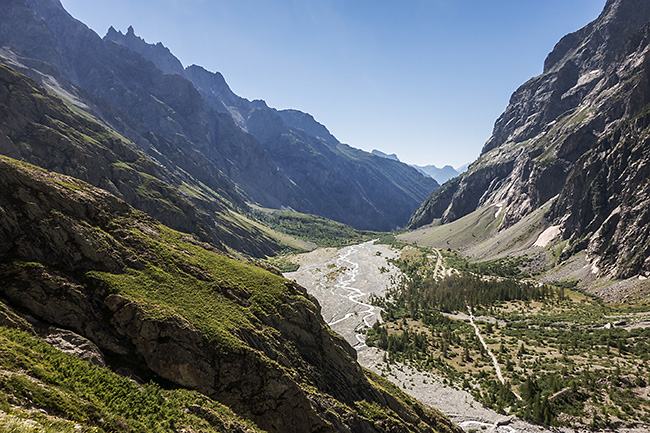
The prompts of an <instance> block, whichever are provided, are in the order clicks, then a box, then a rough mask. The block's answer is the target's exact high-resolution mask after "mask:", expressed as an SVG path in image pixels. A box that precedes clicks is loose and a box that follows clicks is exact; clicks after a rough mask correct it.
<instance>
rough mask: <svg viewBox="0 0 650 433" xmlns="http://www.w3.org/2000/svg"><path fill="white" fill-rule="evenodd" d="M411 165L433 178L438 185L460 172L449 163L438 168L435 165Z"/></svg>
mask: <svg viewBox="0 0 650 433" xmlns="http://www.w3.org/2000/svg"><path fill="white" fill-rule="evenodd" d="M412 167H413V168H415V169H416V170H418V171H419V172H420V173H422V174H424V175H425V176H428V177H432V178H434V179H435V180H436V181H437V182H438V183H439V184H440V185H442V184H443V183H445V182H447V181H448V180H449V179H453V178H455V177H456V176H458V175H459V174H460V172H459V171H458V170H456V169H455V168H454V167H452V166H451V165H445V166H444V167H442V168H438V167H436V166H435V165H425V166H420V165H413V166H412Z"/></svg>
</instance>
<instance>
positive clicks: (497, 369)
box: [467, 305, 521, 400]
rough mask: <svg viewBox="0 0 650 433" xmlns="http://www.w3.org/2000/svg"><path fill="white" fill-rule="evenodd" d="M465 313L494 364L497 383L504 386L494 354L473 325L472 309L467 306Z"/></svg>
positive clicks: (519, 398) (517, 395) (516, 395)
mask: <svg viewBox="0 0 650 433" xmlns="http://www.w3.org/2000/svg"><path fill="white" fill-rule="evenodd" d="M467 311H468V313H469V323H470V324H471V325H472V326H473V327H474V332H475V333H476V336H477V337H478V339H479V341H480V342H481V344H482V345H483V348H484V349H485V350H486V352H487V353H488V355H490V358H492V364H494V370H495V371H496V373H497V377H498V378H499V381H500V382H501V384H502V385H505V384H506V380H505V379H504V378H503V374H501V367H500V366H499V363H498V362H497V357H496V356H494V353H492V351H491V350H490V348H489V347H488V345H487V344H486V343H485V340H484V339H483V336H482V335H481V333H480V332H479V329H478V326H477V325H476V323H474V315H473V314H472V308H471V307H470V306H469V305H468V306H467ZM512 393H513V394H514V395H515V397H517V399H518V400H521V397H520V396H519V394H517V393H516V392H515V391H512Z"/></svg>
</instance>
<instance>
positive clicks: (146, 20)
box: [62, 0, 605, 167]
mask: <svg viewBox="0 0 650 433" xmlns="http://www.w3.org/2000/svg"><path fill="white" fill-rule="evenodd" d="M62 3H63V5H64V7H65V8H66V9H67V10H68V12H70V13H71V14H72V15H73V16H74V17H75V18H77V19H79V20H81V21H83V22H84V23H85V24H87V25H88V26H89V27H90V28H92V29H93V30H95V31H96V32H97V33H98V34H99V35H100V36H104V35H105V34H106V30H107V29H108V27H109V26H111V25H112V26H114V27H115V28H116V29H117V30H120V31H122V32H123V33H125V32H126V29H127V28H128V26H129V25H133V27H134V28H135V32H136V34H137V35H139V36H141V37H143V38H144V39H145V40H146V41H147V42H150V43H156V42H159V41H160V42H162V43H163V44H164V45H165V46H167V47H169V48H170V50H171V51H172V52H173V53H174V54H175V55H176V57H178V58H179V59H180V60H181V62H182V63H183V64H184V65H185V66H189V65H191V64H198V65H201V66H203V67H205V68H206V69H208V70H211V71H219V72H221V73H222V74H223V75H224V76H225V78H226V81H227V82H228V83H229V85H230V87H231V88H232V89H233V91H234V92H235V93H237V94H238V95H240V96H243V97H245V98H248V99H264V100H265V101H266V102H267V103H268V104H269V105H270V106H272V107H275V108H278V109H283V108H296V109H299V110H302V111H306V112H308V113H311V114H312V115H313V116H314V117H315V118H316V120H318V121H319V122H321V123H323V124H324V125H325V126H327V128H328V129H329V130H330V132H332V134H334V135H335V136H336V137H337V138H338V139H339V140H340V141H342V142H344V143H348V144H350V145H351V146H354V147H358V148H361V149H364V150H368V151H370V150H372V149H379V150H382V151H384V152H386V153H397V155H398V156H399V157H400V159H401V160H402V161H405V162H408V163H413V164H420V165H427V164H436V165H438V166H442V165H445V164H451V165H453V166H455V167H458V166H460V165H462V164H464V163H466V162H471V161H472V160H474V159H475V158H476V157H477V156H478V154H479V152H480V150H481V147H482V146H483V144H484V143H485V141H486V140H487V139H488V138H489V137H490V134H491V132H492V127H493V125H494V122H495V120H496V119H497V117H498V116H499V115H500V114H501V113H502V112H503V110H504V109H505V107H506V105H507V103H508V100H509V99H510V95H511V94H512V93H513V92H514V91H515V89H516V88H517V87H519V85H521V84H523V83H524V82H525V81H527V80H528V79H529V78H531V77H533V76H536V75H539V74H540V73H541V72H542V67H543V63H544V59H545V58H546V55H547V54H548V53H549V52H550V51H551V50H552V49H553V46H554V45H555V43H557V42H558V41H559V40H560V38H561V37H562V36H564V35H565V34H567V33H570V32H573V31H576V30H578V29H579V28H581V27H583V26H584V25H586V24H587V23H588V22H590V21H592V20H593V19H595V18H596V17H597V16H598V14H599V13H600V12H601V10H602V9H603V7H604V5H605V0H568V1H567V0H543V1H531V0H489V1H488V0H92V1H88V0H62Z"/></svg>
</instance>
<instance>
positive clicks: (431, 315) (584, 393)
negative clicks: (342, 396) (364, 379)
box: [366, 249, 650, 428]
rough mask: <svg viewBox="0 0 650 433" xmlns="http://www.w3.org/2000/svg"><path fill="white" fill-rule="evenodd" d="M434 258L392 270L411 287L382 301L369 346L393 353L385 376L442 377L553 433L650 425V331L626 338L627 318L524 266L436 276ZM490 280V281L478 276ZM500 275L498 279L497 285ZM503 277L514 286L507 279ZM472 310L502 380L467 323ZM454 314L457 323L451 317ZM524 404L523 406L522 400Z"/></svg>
mask: <svg viewBox="0 0 650 433" xmlns="http://www.w3.org/2000/svg"><path fill="white" fill-rule="evenodd" d="M431 257H434V255H432V254H431V252H430V251H428V250H426V249H418V250H415V249H410V250H409V251H408V253H407V254H403V256H402V259H400V260H397V261H396V262H395V264H396V265H397V266H399V267H400V269H401V270H402V271H403V272H404V274H405V278H404V279H403V280H402V281H400V282H399V283H398V285H397V286H396V287H395V288H394V289H392V290H390V291H389V292H388V293H387V295H386V297H385V298H381V299H374V300H373V302H374V303H375V304H376V305H379V306H381V307H382V308H383V312H382V318H383V319H384V323H383V324H381V325H380V324H379V323H376V324H375V325H374V326H373V328H371V329H369V330H368V331H367V336H366V337H367V338H366V343H367V344H368V345H371V346H377V347H379V348H381V349H383V350H386V351H387V356H386V361H387V364H386V366H385V371H384V372H385V373H388V372H389V371H390V369H391V365H392V364H394V363H395V362H406V363H408V364H410V365H411V366H413V367H415V368H417V369H419V370H421V371H426V372H431V371H433V372H435V373H437V374H438V375H441V376H442V377H443V378H444V381H445V383H447V384H449V385H451V386H456V387H462V388H464V389H466V390H468V391H469V392H471V393H472V395H473V396H474V397H475V398H476V399H478V400H479V401H481V402H482V403H483V404H484V405H485V406H487V407H490V408H492V409H494V410H496V411H498V412H501V413H505V411H506V409H507V408H509V409H508V410H509V413H515V414H517V415H519V416H521V417H523V418H525V419H528V420H531V421H535V422H540V423H544V424H547V425H555V426H574V427H575V426H589V427H592V428H604V427H609V428H616V427H617V426H621V425H634V424H636V423H645V424H648V423H650V401H649V400H648V398H647V397H646V396H647V390H648V384H649V383H650V363H649V362H648V361H650V328H641V327H639V328H634V327H632V328H630V329H623V328H621V327H616V326H613V325H612V324H611V323H612V322H613V321H617V320H619V321H620V323H619V326H621V325H622V324H625V322H624V321H622V320H623V319H615V318H616V317H625V314H640V312H639V311H642V312H645V311H647V306H646V307H645V309H643V308H641V310H639V309H638V308H637V309H636V310H634V312H632V311H631V310H630V311H623V310H617V309H615V308H614V306H611V305H610V306H608V305H605V304H603V303H602V301H600V300H599V299H597V298H593V297H589V296H586V295H584V294H582V293H580V292H576V291H574V290H572V289H573V287H574V286H575V284H574V282H570V281H565V282H563V283H562V284H558V285H556V286H549V285H544V284H540V283H537V282H534V281H532V280H521V279H520V278H521V277H522V276H523V273H521V272H520V271H519V270H518V264H519V265H521V264H525V259H522V260H521V261H516V260H506V261H503V260H502V261H490V262H485V263H478V264H467V262H465V261H464V260H462V259H461V258H460V257H459V256H457V255H455V254H453V253H451V252H449V253H447V254H445V259H446V260H445V261H446V265H447V266H450V265H451V264H453V265H458V267H459V268H461V269H462V270H456V271H454V272H453V273H452V275H451V276H447V277H446V278H444V279H441V278H440V277H439V276H438V278H436V275H434V268H435V266H434V259H431ZM481 271H483V272H481ZM495 275H501V276H495ZM502 275H507V276H509V277H508V278H505V277H503V276H502ZM467 306H471V307H472V309H473V312H474V314H475V315H476V316H477V318H476V322H477V325H478V327H479V329H480V332H481V334H482V336H483V337H484V338H485V340H486V342H487V345H488V348H489V349H490V351H491V352H492V353H493V354H494V355H495V356H496V358H497V361H498V363H499V365H500V367H501V371H502V374H503V375H504V377H505V383H504V384H502V383H501V382H500V381H499V380H498V378H497V376H496V374H495V370H494V367H493V365H492V359H491V358H490V357H489V355H488V353H487V351H486V350H485V348H484V347H483V345H482V344H481V343H480V341H479V339H478V337H477V336H476V334H475V330H474V328H473V327H472V326H471V325H470V324H469V323H468V322H467V319H465V320H462V319H463V318H468V316H467ZM448 313H455V315H453V316H452V315H449V314H448ZM515 392H516V393H517V394H519V395H520V396H521V400H519V399H518V398H517V397H516V395H515Z"/></svg>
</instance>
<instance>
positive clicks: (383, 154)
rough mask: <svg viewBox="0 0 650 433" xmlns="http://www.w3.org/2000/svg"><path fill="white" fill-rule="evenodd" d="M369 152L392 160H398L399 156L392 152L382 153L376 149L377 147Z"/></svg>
mask: <svg viewBox="0 0 650 433" xmlns="http://www.w3.org/2000/svg"><path fill="white" fill-rule="evenodd" d="M370 153H372V154H373V155H375V156H379V157H380V158H386V159H392V160H393V161H399V158H398V157H397V155H396V154H394V153H391V154H390V155H389V154H387V153H384V152H382V151H381V150H377V149H373V150H372V152H370Z"/></svg>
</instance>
